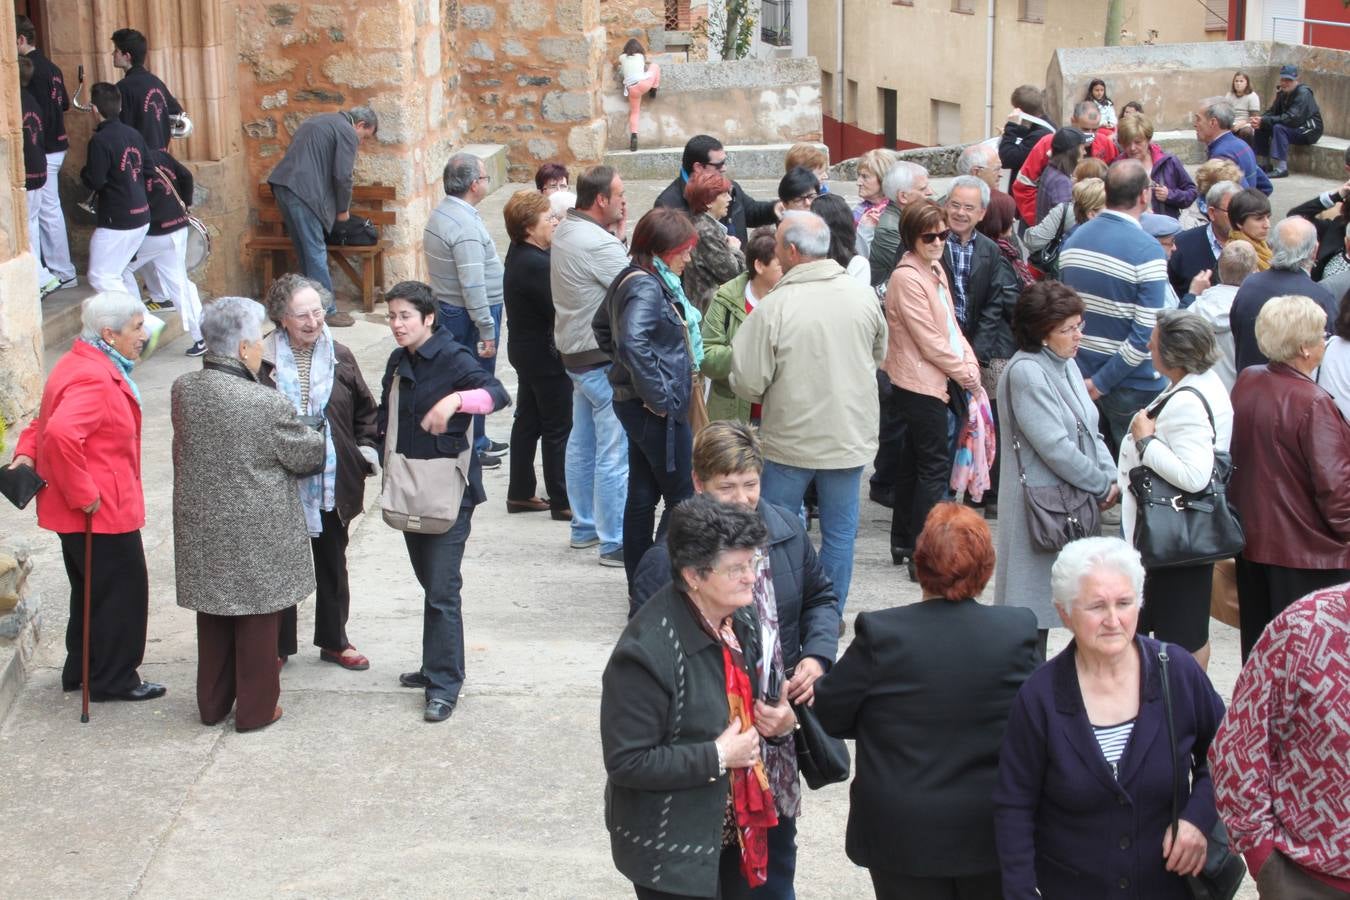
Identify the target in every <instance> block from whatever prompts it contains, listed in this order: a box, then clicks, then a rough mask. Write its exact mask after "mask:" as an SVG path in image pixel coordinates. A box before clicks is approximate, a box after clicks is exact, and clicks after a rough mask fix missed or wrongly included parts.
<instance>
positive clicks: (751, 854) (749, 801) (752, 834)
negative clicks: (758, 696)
mask: <svg viewBox="0 0 1350 900" xmlns="http://www.w3.org/2000/svg"><path fill="white" fill-rule="evenodd" d="M722 665H723V668H725V669H726V673H727V705H728V707H729V708H730V709H731V719H730V721H732V722H736V721H739V722H740V726H741V730H742V731H744V730H746V729H750V728H754V727H755V717H754V711H755V701H754V693H753V691H752V690H751V687H750V677H749V676H748V675H746V674H745V670H744V669H742V668H741V667H740V666H738V665H736V661H735V659H733V657H732V653H731V648H730V647H728V646H727V645H726V643H725V642H723V644H722ZM731 798H732V806H733V809H734V812H735V814H736V833H737V835H738V836H739V837H740V842H741V874H742V875H744V876H745V880H746V883H747V884H749V885H750V886H751V887H752V888H754V887H759V886H760V885H762V884H763V883H764V882H765V881H766V880H767V879H768V877H769V829H770V828H772V827H774V826H775V825H777V824H778V813H777V812H775V811H774V806H773V793H772V792H771V791H770V790H769V776H768V775H767V774H766V773H765V771H764V764H763V762H762V761H761V762H756V763H755V764H754V766H752V767H751V768H748V769H732V770H731Z"/></svg>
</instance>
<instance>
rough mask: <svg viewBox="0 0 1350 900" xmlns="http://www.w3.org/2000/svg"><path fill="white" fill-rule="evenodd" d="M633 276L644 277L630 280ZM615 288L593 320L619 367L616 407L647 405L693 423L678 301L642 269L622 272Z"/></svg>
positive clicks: (613, 378)
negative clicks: (635, 403)
mask: <svg viewBox="0 0 1350 900" xmlns="http://www.w3.org/2000/svg"><path fill="white" fill-rule="evenodd" d="M632 272H636V273H638V274H637V275H635V276H634V277H632V278H628V275H629V273H632ZM624 279H627V281H625V280H624ZM614 284H615V285H617V286H618V287H619V289H618V290H611V291H610V293H609V294H608V295H606V297H605V301H604V302H602V303H601V304H600V307H599V309H597V310H596V311H595V318H594V319H592V320H591V327H592V328H594V329H595V340H596V342H597V343H598V344H599V348H600V351H601V352H602V353H605V354H608V356H609V358H610V359H611V360H613V363H614V364H613V365H611V366H610V367H609V383H610V385H611V386H612V387H613V388H614V402H615V403H618V402H620V401H623V400H641V401H642V402H643V403H644V404H645V405H646V406H647V407H649V408H650V409H651V410H652V412H655V413H658V414H661V415H669V416H672V417H673V418H674V419H675V420H676V421H680V422H685V421H688V416H689V392H690V390H691V386H690V382H691V378H690V376H691V374H692V372H693V363H692V362H691V361H690V359H689V344H688V332H687V330H686V329H685V325H684V320H683V319H681V318H680V314H679V313H678V312H676V309H675V304H676V302H677V301H676V299H675V296H674V295H673V294H672V293H671V292H670V291H669V290H668V289H667V288H666V286H665V285H664V284H662V283H661V279H659V278H657V277H656V276H655V275H652V274H651V273H650V272H648V271H647V270H646V269H641V268H638V267H637V266H629V267H628V268H626V269H624V270H623V271H622V272H620V273H619V277H618V278H616V279H615V280H614Z"/></svg>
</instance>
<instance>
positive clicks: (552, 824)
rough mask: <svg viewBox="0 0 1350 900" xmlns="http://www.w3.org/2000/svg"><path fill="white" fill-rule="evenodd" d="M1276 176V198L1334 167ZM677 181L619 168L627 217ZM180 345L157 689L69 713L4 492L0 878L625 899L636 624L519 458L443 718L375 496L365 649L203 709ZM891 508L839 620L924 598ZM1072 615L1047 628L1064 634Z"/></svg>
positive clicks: (810, 897)
mask: <svg viewBox="0 0 1350 900" xmlns="http://www.w3.org/2000/svg"><path fill="white" fill-rule="evenodd" d="M1278 184H1279V188H1278V191H1277V195H1276V197H1275V198H1274V201H1275V208H1276V212H1277V214H1278V213H1281V212H1282V211H1283V210H1285V209H1287V208H1288V207H1289V206H1291V205H1293V204H1294V203H1297V202H1298V201H1299V200H1301V199H1304V198H1305V197H1306V196H1309V195H1311V193H1312V192H1314V191H1315V190H1325V189H1326V188H1327V187H1329V186H1330V184H1329V183H1326V182H1318V181H1314V180H1311V179H1306V178H1297V177H1296V178H1290V179H1288V180H1286V181H1284V182H1281V183H1278ZM517 187H519V186H516V185H511V186H508V187H507V188H506V189H504V190H501V191H498V192H497V193H496V194H494V195H493V196H492V197H489V198H488V199H487V200H486V201H485V203H484V205H483V207H482V214H483V217H484V219H485V221H486V222H487V223H488V225H489V227H490V228H491V229H492V230H493V232H494V235H495V236H496V238H497V241H498V246H499V247H501V248H502V249H504V248H505V247H506V238H505V234H504V233H503V230H502V226H501V208H502V206H503V204H504V203H505V200H506V197H507V196H509V194H510V192H511V191H512V190H514V189H516V188H517ZM662 187H664V184H657V183H640V184H630V185H629V186H628V195H629V203H630V209H631V210H632V211H633V212H632V213H631V215H630V225H631V223H634V222H636V220H637V218H638V216H639V215H640V214H641V212H643V211H645V210H646V209H648V208H649V207H650V205H651V201H652V199H653V198H654V197H655V195H656V194H657V193H658V192H659V191H660V189H661V188H662ZM745 187H746V188H747V190H748V191H749V192H750V193H751V194H752V195H754V196H756V197H760V198H764V197H769V196H771V195H772V194H773V192H774V184H772V183H761V182H750V183H747V184H746V185H745ZM835 187H836V189H837V190H839V191H840V193H844V194H852V192H853V191H852V188H853V186H852V185H836V186H835ZM942 187H943V182H941V181H935V188H936V189H937V190H938V191H939V192H940V191H941V190H942ZM382 315H383V308H382V307H381V308H380V309H379V310H378V311H377V313H376V314H374V315H372V316H369V317H366V316H362V315H359V314H358V316H357V319H358V323H357V325H356V326H355V327H354V328H350V329H343V330H338V331H336V332H335V336H336V337H337V338H338V340H340V341H342V342H344V343H346V344H347V345H348V346H349V347H350V348H351V349H352V351H353V352H354V353H355V354H356V357H357V359H358V361H359V362H360V364H361V368H362V370H363V372H364V373H365V376H366V379H367V381H368V382H370V383H371V384H372V387H373V388H374V389H376V390H378V382H379V377H380V375H381V373H382V372H383V369H384V363H385V360H386V359H387V358H388V355H389V353H390V351H391V350H392V349H393V346H394V345H393V341H392V339H391V338H390V337H389V334H388V329H387V328H386V327H385V325H384V324H383V319H382ZM185 347H186V339H180V340H179V341H177V342H175V343H174V344H172V345H170V346H168V347H165V348H161V349H160V351H159V352H158V353H157V354H156V355H155V356H153V357H152V358H150V359H149V360H147V361H146V362H145V363H143V364H142V365H140V366H138V367H137V369H136V373H135V378H136V381H137V382H138V384H139V385H140V387H141V391H142V395H143V397H144V404H145V419H144V422H145V424H144V440H143V447H144V459H145V471H144V480H145V493H146V504H147V523H146V527H145V530H144V539H145V544H146V551H147V557H148V560H149V566H150V591H151V601H150V602H151V610H150V626H149V643H148V645H147V647H146V656H145V665H144V666H143V667H142V668H141V674H142V676H143V677H144V678H146V679H148V680H152V681H159V682H163V683H165V684H166V685H168V688H169V693H168V696H167V697H166V698H164V699H162V700H159V701H154V702H149V703H107V704H98V705H94V706H93V707H92V721H91V722H90V723H89V724H87V725H81V724H80V723H79V707H80V697H79V694H78V693H70V694H64V693H62V692H61V688H60V665H61V662H62V659H63V657H64V652H65V651H64V645H63V635H64V630H65V621H66V603H67V596H68V593H69V587H68V583H67V581H66V577H65V572H64V569H63V567H62V563H61V556H60V549H59V546H58V543H57V541H56V538H55V537H54V536H53V535H51V534H48V533H45V532H42V531H40V530H39V529H38V528H37V527H36V524H35V521H34V517H33V514H32V511H31V509H30V510H29V511H28V512H26V513H18V512H16V511H15V510H13V509H12V508H11V507H8V506H7V505H6V506H4V508H3V509H0V535H3V536H4V539H5V540H6V542H9V541H26V542H28V543H29V544H30V546H31V547H32V548H33V549H34V563H35V571H34V574H33V577H32V579H31V582H30V583H31V584H32V586H33V588H34V590H35V591H36V592H37V593H38V594H39V595H40V598H41V602H42V620H43V625H42V641H41V647H40V651H39V653H38V657H37V667H36V668H35V669H34V670H33V671H32V672H31V674H30V678H29V681H28V683H27V685H26V686H25V687H24V688H23V690H22V691H21V692H20V694H19V696H18V698H17V699H16V700H15V702H14V704H13V706H12V707H11V709H10V710H9V712H8V715H7V716H6V717H5V718H4V719H3V721H0V815H2V816H3V817H4V822H5V827H4V829H3V831H4V840H3V844H4V849H5V865H4V866H3V867H0V898H16V900H17V898H24V900H44V898H61V900H68V898H122V897H137V898H166V900H167V898H173V900H187V898H196V897H203V898H205V897H210V898H219V897H243V898H254V897H256V898H263V897H286V898H301V897H304V898H310V897H314V898H317V897H432V896H435V897H446V898H453V900H478V898H495V897H521V898H541V900H543V898H621V897H631V896H632V891H631V888H630V887H629V885H628V883H627V882H626V881H625V880H624V879H623V878H622V877H621V876H620V875H618V874H617V873H616V872H615V870H614V867H613V864H612V862H611V860H610V855H609V843H608V838H607V836H606V833H605V828H604V820H603V789H604V766H603V763H602V760H601V755H600V741H599V722H598V719H599V700H600V674H601V671H602V670H603V668H604V665H605V661H606V659H607V657H608V654H609V650H610V648H611V646H612V645H613V642H614V640H615V638H616V636H617V635H618V633H619V632H620V630H621V629H622V628H623V626H624V622H625V613H626V610H627V600H626V593H625V590H624V580H623V572H622V570H620V569H607V568H602V567H600V566H599V565H598V564H597V557H596V551H595V550H594V549H592V550H589V551H576V550H571V549H569V548H568V528H567V525H566V524H565V523H560V522H553V521H551V520H550V519H549V518H548V517H547V516H546V515H544V514H533V515H511V516H508V515H507V513H506V509H505V503H504V501H505V494H506V481H507V474H506V473H507V466H505V465H503V466H502V467H501V468H499V469H497V470H495V471H488V472H485V476H484V481H485V485H486V488H487V492H488V496H489V500H488V502H487V503H486V504H484V505H483V506H480V507H479V508H478V510H477V511H476V513H475V515H474V520H473V534H472V536H471V537H470V539H469V544H468V551H467V554H466V556H465V561H464V582H465V587H464V620H465V633H466V643H467V652H468V662H467V669H468V681H467V684H466V687H465V689H464V693H463V696H462V698H461V701H460V703H459V705H458V707H457V709H456V711H455V714H454V716H453V717H452V718H451V719H450V721H449V722H447V723H445V724H439V725H431V724H427V723H425V722H423V721H422V715H421V714H422V692H421V691H410V690H407V689H403V688H400V687H399V686H398V682H397V676H398V673H400V672H403V671H409V670H412V669H416V668H417V666H418V663H419V656H420V647H421V621H422V593H421V589H420V588H419V587H418V585H417V582H416V580H415V579H414V578H413V574H412V570H411V567H410V565H409V563H408V557H407V553H406V551H405V549H404V545H403V538H402V535H401V534H399V533H398V532H396V531H394V530H392V529H390V528H388V527H386V526H385V525H384V524H383V522H382V521H380V518H379V515H378V510H377V509H376V511H375V515H373V516H372V515H366V516H363V517H361V518H360V519H359V520H357V521H356V522H355V523H354V525H353V530H352V542H351V547H350V552H349V563H350V571H351V586H352V615H351V622H350V626H349V631H350V634H351V638H352V641H353V642H354V643H355V644H356V646H357V647H358V648H360V650H361V651H362V652H363V653H365V654H366V655H368V656H369V657H370V660H371V668H370V670H369V671H366V672H348V671H345V670H342V669H340V668H338V667H337V666H334V665H331V664H328V663H323V662H320V661H319V659H318V652H317V650H315V649H313V648H306V649H303V650H302V652H301V654H300V655H299V656H297V657H294V658H292V660H291V661H290V663H289V664H288V665H287V666H286V668H285V670H284V672H283V674H282V696H281V701H280V702H281V705H282V706H283V707H284V708H285V717H284V718H283V719H282V720H281V721H280V722H279V723H277V724H276V725H275V726H273V727H271V728H269V729H267V730H265V731H262V732H259V733H256V734H237V733H235V731H234V729H233V727H232V725H233V721H232V719H231V720H227V722H226V723H225V724H222V725H217V726H214V727H205V726H203V725H202V724H201V723H200V721H199V720H198V718H197V710H196V703H195V698H194V679H195V669H196V639H195V637H196V636H195V619H194V615H193V614H192V613H191V612H189V611H186V610H183V609H180V608H179V607H178V606H177V605H176V604H175V601H174V562H173V548H172V516H171V501H172V488H173V485H172V482H173V472H172V466H171V464H170V459H169V445H170V438H171V427H170V423H169V415H168V404H169V386H170V385H171V384H172V382H173V380H174V379H175V378H177V377H178V376H180V375H182V374H183V373H185V372H189V371H193V370H195V369H197V368H198V367H199V366H200V362H199V361H198V360H193V359H187V358H185V357H184V356H183V350H184V349H185ZM53 361H54V360H53V359H51V358H49V359H48V365H49V366H50V365H51V363H52V362H53ZM501 365H502V367H503V368H502V369H500V370H499V372H498V374H499V376H500V377H501V379H502V381H503V383H504V384H505V385H506V386H507V388H508V389H509V390H510V391H511V393H512V395H513V396H514V393H515V377H514V374H513V373H512V372H511V371H510V370H509V368H508V367H507V366H506V361H505V358H504V357H503V359H502V360H501ZM510 425H511V414H510V411H509V410H508V411H505V412H503V413H499V414H497V415H495V416H492V417H491V418H489V420H488V432H489V434H490V435H491V436H492V437H493V438H495V439H497V440H506V439H507V438H508V435H509V431H510ZM368 487H369V490H368V492H367V500H368V504H367V508H368V509H375V507H376V505H377V494H378V492H377V490H376V485H375V483H374V482H373V481H372V482H370V483H369V485H368ZM864 489H865V485H864ZM889 516H890V512H889V510H886V509H884V508H882V507H880V506H877V505H876V504H874V503H870V502H867V501H866V500H864V502H863V507H862V516H861V519H862V524H861V533H860V534H859V537H858V543H857V553H856V568H855V574H854V580H853V588H852V594H851V596H850V597H849V603H848V610H847V613H846V620H847V621H848V622H850V623H851V622H852V619H853V616H854V614H856V613H857V612H860V611H866V610H876V609H882V608H885V607H888V606H892V605H895V604H900V603H910V602H914V601H916V600H918V599H919V591H918V587H917V586H916V585H913V584H911V583H910V582H909V581H908V579H907V578H905V577H904V570H903V569H897V568H895V567H892V566H891V564H890V558H889V552H888V547H887V539H888V531H889ZM239 564H240V565H241V566H246V565H248V560H247V559H240V561H239ZM312 619H313V605H312V600H311V601H306V602H305V603H304V604H302V605H301V607H300V634H301V637H302V643H303V641H304V638H306V637H307V635H308V634H309V633H310V632H311V629H312ZM851 633H852V632H851V629H850V635H851ZM1212 634H1213V643H1214V652H1213V665H1212V668H1211V673H1210V674H1211V676H1212V677H1213V680H1214V683H1215V685H1216V687H1217V688H1218V690H1219V691H1220V693H1221V694H1223V695H1224V696H1225V697H1227V696H1229V695H1230V694H1231V691H1232V687H1233V681H1234V679H1235V678H1236V676H1237V672H1238V641H1237V632H1236V631H1235V630H1233V629H1230V628H1227V627H1225V626H1223V625H1219V624H1218V623H1214V624H1213V625H1212ZM1066 639H1067V637H1066V633H1065V632H1063V631H1054V632H1052V633H1051V650H1052V652H1053V651H1054V650H1057V649H1058V648H1059V647H1061V646H1062V645H1063V644H1064V643H1065V642H1066ZM806 794H807V796H806V798H805V803H804V812H803V815H802V818H801V820H800V823H799V836H798V841H799V844H800V848H801V849H800V852H799V863H798V875H797V885H798V893H799V896H801V897H802V898H804V900H815V898H840V900H845V898H865V897H870V896H871V885H870V881H869V879H868V877H867V873H866V872H865V871H864V870H862V869H859V868H857V867H855V866H854V865H853V864H852V863H850V862H849V861H848V859H847V857H846V856H845V855H844V824H845V820H846V817H847V813H848V789H847V787H846V786H844V785H836V786H833V787H831V788H827V789H825V790H823V791H819V792H806ZM1160 852H1161V851H1160ZM1239 896H1241V897H1244V898H1254V897H1255V891H1254V889H1252V888H1251V887H1250V885H1249V886H1248V888H1247V889H1246V891H1244V893H1243V894H1240V895H1239Z"/></svg>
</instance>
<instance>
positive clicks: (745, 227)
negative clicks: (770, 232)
mask: <svg viewBox="0 0 1350 900" xmlns="http://www.w3.org/2000/svg"><path fill="white" fill-rule="evenodd" d="M685 184H686V182H685V180H684V178H683V177H680V176H676V178H675V180H674V181H672V182H671V183H670V184H668V185H666V189H665V190H664V191H662V192H661V195H660V196H659V197H657V198H656V203H655V204H654V205H655V206H664V207H668V208H670V209H682V210H684V211H685V212H689V204H688V203H686V202H685V199H684V186H685ZM773 207H774V201H772V200H755V199H754V198H752V197H750V196H749V195H748V194H746V193H745V191H743V190H741V186H740V185H739V184H737V183H736V182H734V181H733V182H732V183H731V205H730V206H728V207H727V216H726V218H725V219H723V220H722V224H723V225H725V226H727V230H728V231H730V232H731V233H732V234H734V235H735V236H736V237H737V238H739V239H740V242H741V243H742V244H744V243H745V240H746V236H747V235H748V234H749V233H750V231H749V230H750V229H751V228H758V227H759V226H761V225H777V224H778V214H777V213H775V212H774V209H773Z"/></svg>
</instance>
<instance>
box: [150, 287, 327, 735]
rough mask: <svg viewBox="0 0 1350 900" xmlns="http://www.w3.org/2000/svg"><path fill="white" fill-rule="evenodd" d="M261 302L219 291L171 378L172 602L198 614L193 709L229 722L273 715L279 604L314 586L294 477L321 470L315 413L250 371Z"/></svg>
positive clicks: (248, 725)
mask: <svg viewBox="0 0 1350 900" xmlns="http://www.w3.org/2000/svg"><path fill="white" fill-rule="evenodd" d="M264 318H265V312H264V310H263V306H262V304H260V303H257V302H255V301H253V300H249V299H247V298H244V297H221V298H219V299H217V300H216V301H215V302H214V303H212V304H210V305H209V306H207V307H206V310H205V311H204V313H203V315H202V339H203V340H204V341H206V355H205V357H203V359H202V369H201V371H199V372H190V373H188V374H187V375H183V376H182V377H180V378H179V379H178V380H177V381H175V382H174V383H173V389H172V391H171V394H170V409H171V417H172V421H173V548H174V562H175V568H176V573H177V576H178V605H179V606H182V607H184V608H186V609H191V610H195V611H196V613H197V653H198V656H197V709H198V712H199V713H200V714H201V719H202V723H203V724H205V725H214V724H216V723H217V722H220V721H222V720H223V719H224V718H225V717H226V716H227V715H229V713H230V708H231V707H232V706H235V705H236V701H237V708H236V710H235V717H234V724H235V728H236V729H237V730H239V731H252V730H254V729H258V728H265V727H266V726H268V725H271V724H272V723H273V722H275V721H276V720H277V719H280V718H281V707H280V706H278V705H277V698H278V697H279V695H280V693H281V682H280V678H279V674H280V668H279V667H278V665H277V635H278V629H279V628H280V623H281V611H282V610H284V609H286V608H287V607H291V606H294V605H295V604H297V603H299V602H300V601H301V600H302V599H304V598H305V597H307V596H309V594H310V593H311V592H312V591H313V590H314V566H313V563H312V561H311V558H310V548H309V532H308V531H307V529H306V525H305V511H304V510H303V509H302V507H301V503H300V492H299V489H298V486H297V480H298V479H299V478H302V477H306V476H311V475H315V474H318V473H319V472H321V471H322V470H323V467H324V459H325V455H326V449H325V448H326V440H325V436H324V430H325V424H326V422H325V420H324V418H323V417H322V416H310V417H306V418H304V419H302V418H301V417H300V416H298V415H297V414H296V412H295V406H294V405H293V404H292V402H291V401H290V400H289V399H288V398H287V397H286V396H284V395H283V394H282V393H281V392H280V391H276V390H273V389H271V388H268V387H265V386H264V385H262V384H261V383H259V382H258V380H257V375H258V370H259V369H260V368H261V366H262V359H263V341H262V325H263V320H264Z"/></svg>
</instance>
